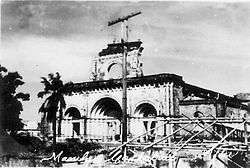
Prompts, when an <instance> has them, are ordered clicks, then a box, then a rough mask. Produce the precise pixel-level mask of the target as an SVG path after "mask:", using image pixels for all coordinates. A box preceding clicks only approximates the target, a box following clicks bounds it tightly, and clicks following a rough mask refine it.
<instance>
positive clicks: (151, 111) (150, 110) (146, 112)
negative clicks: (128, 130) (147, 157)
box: [132, 103, 157, 140]
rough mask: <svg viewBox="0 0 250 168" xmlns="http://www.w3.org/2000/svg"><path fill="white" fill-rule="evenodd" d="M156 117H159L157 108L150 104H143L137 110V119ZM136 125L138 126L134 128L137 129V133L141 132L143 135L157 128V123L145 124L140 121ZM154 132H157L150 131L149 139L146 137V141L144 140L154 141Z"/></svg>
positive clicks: (145, 122)
mask: <svg viewBox="0 0 250 168" xmlns="http://www.w3.org/2000/svg"><path fill="white" fill-rule="evenodd" d="M156 115H157V111H156V109H155V107H154V106H153V105H152V104H150V103H142V104H140V105H138V106H137V107H136V109H135V116H136V117H140V118H141V117H155V116H156ZM136 125H137V126H134V127H136V129H137V131H139V132H140V134H141V133H144V132H146V131H148V130H150V129H153V128H155V126H156V122H155V121H143V122H141V121H139V122H137V123H136ZM132 129H133V128H132ZM154 132H155V131H154V130H152V131H150V132H149V133H148V137H145V138H146V139H144V140H153V135H154ZM137 134H138V133H137Z"/></svg>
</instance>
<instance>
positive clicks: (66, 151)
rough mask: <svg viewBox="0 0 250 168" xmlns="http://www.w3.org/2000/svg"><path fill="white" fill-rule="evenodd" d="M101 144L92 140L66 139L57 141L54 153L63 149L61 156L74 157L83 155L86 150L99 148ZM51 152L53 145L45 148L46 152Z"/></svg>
mask: <svg viewBox="0 0 250 168" xmlns="http://www.w3.org/2000/svg"><path fill="white" fill-rule="evenodd" d="M101 148H102V146H101V145H99V144H97V143H94V142H83V143H81V142H80V141H79V140H78V139H67V142H64V143H57V144H56V146H55V153H56V154H58V153H60V152H61V151H63V154H62V156H63V157H64V156H66V157H74V156H80V157H81V156H83V155H84V154H85V153H86V152H87V151H93V150H97V149H101ZM51 152H53V146H49V147H48V148H47V149H46V153H51Z"/></svg>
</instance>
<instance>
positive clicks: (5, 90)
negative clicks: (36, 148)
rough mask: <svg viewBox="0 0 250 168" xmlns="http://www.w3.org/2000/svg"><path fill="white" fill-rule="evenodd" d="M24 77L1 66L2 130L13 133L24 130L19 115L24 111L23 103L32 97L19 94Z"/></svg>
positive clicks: (0, 99)
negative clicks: (18, 89)
mask: <svg viewBox="0 0 250 168" xmlns="http://www.w3.org/2000/svg"><path fill="white" fill-rule="evenodd" d="M22 79H23V78H22V76H21V75H19V73H18V72H8V70H7V69H6V68H5V67H3V66H1V65H0V128H1V129H4V130H9V131H11V132H15V131H18V130H20V129H22V128H23V126H24V124H23V123H22V121H21V119H20V118H19V115H20V113H21V111H23V106H22V101H28V100H29V99H30V95H29V94H27V93H22V92H19V93H17V88H18V87H19V86H22V85H23V84H24V82H23V81H22Z"/></svg>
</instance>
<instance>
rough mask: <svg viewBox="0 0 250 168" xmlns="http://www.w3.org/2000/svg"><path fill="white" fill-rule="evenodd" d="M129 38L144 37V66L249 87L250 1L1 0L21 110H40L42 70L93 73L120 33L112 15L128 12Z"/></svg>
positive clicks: (31, 114) (28, 113) (7, 57)
mask: <svg viewBox="0 0 250 168" xmlns="http://www.w3.org/2000/svg"><path fill="white" fill-rule="evenodd" d="M135 11H141V12H142V14H141V15H139V16H136V17H135V18H133V19H131V20H130V21H129V26H130V36H129V37H130V40H137V39H141V40H142V41H143V46H144V48H145V49H144V51H143V52H144V53H143V61H144V74H146V75H147V74H154V73H163V72H166V73H175V74H178V75H181V76H183V79H184V81H186V82H187V83H190V84H194V85H197V86H200V87H204V88H207V89H212V90H215V91H218V92H221V93H224V94H228V95H231V96H232V95H234V94H236V93H239V92H250V75H249V74H250V38H249V37H250V3H249V2H241V3H225V2H224V3H218V2H82V1H75V2H72V1H71V2H70V1H65V2H63V1H41V2H39V1H34V2H31V1H19V2H15V1H10V2H7V1H2V3H1V42H2V44H1V55H0V63H1V64H2V65H3V66H5V67H7V68H8V69H9V70H10V71H18V72H19V73H20V74H21V75H22V76H23V78H24V81H25V82H26V84H25V85H24V86H23V88H22V90H25V91H26V92H29V93H30V94H31V101H29V102H26V103H24V112H23V113H22V117H23V119H25V120H27V119H28V120H30V119H34V118H37V111H38V108H39V106H40V105H41V103H42V100H39V99H37V98H36V95H37V93H38V92H39V90H41V89H42V88H43V87H42V85H41V84H40V77H41V76H47V74H48V73H50V72H57V71H58V72H60V73H61V75H62V79H63V80H64V81H65V82H67V81H73V82H80V81H86V80H88V77H89V73H90V65H91V62H90V60H91V58H92V57H93V56H96V55H97V53H98V52H99V51H101V49H102V48H105V47H106V44H107V43H110V42H112V41H113V39H115V38H116V39H119V37H120V34H119V33H120V25H115V26H113V27H108V26H107V23H108V21H110V20H113V19H115V18H117V17H121V16H124V15H127V14H129V13H131V12H135Z"/></svg>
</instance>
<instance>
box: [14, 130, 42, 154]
mask: <svg viewBox="0 0 250 168" xmlns="http://www.w3.org/2000/svg"><path fill="white" fill-rule="evenodd" d="M12 137H13V138H14V139H15V140H16V141H17V142H18V143H19V144H21V145H24V146H25V147H27V149H28V151H29V152H32V153H38V152H40V151H42V150H44V149H45V143H44V142H42V140H41V139H39V138H38V137H33V136H30V135H26V134H16V135H12Z"/></svg>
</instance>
